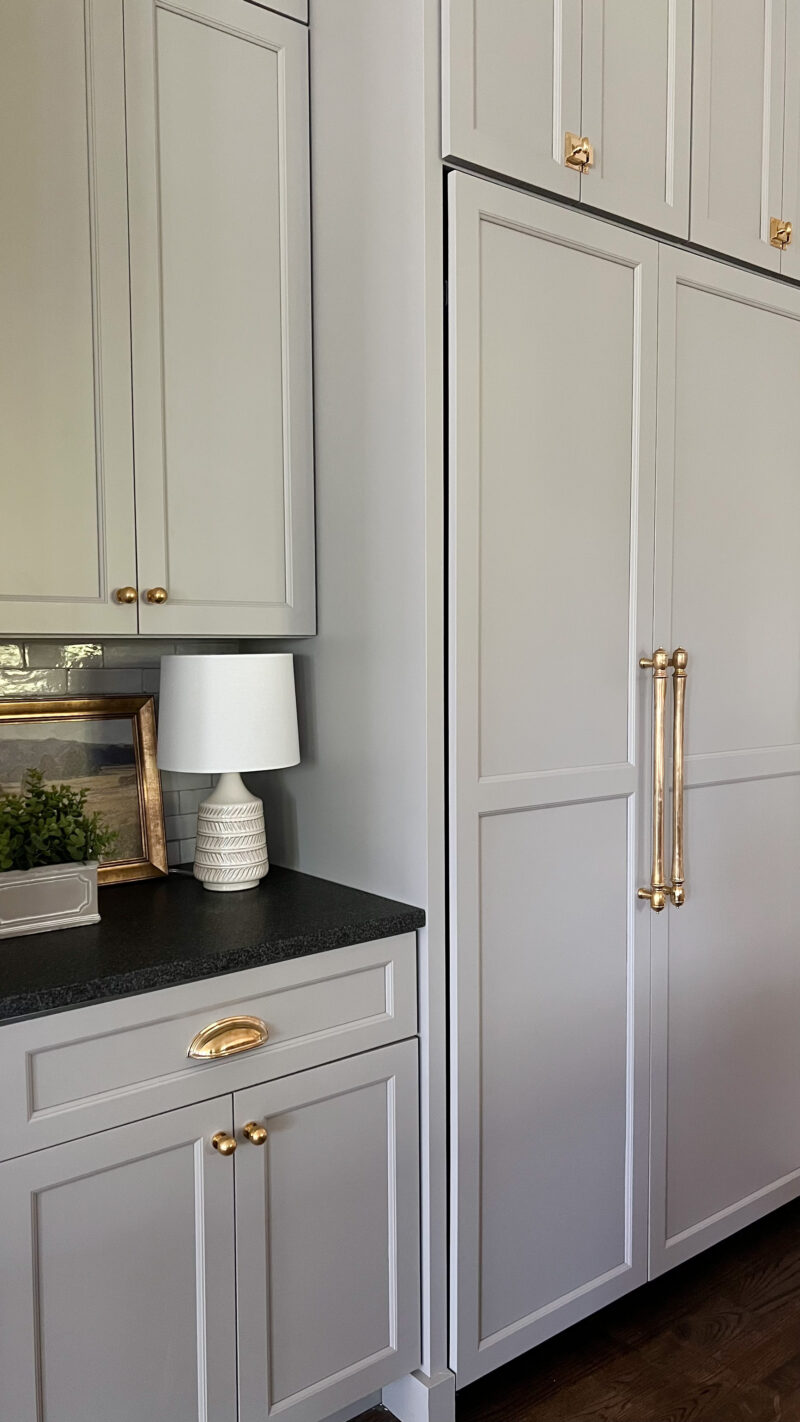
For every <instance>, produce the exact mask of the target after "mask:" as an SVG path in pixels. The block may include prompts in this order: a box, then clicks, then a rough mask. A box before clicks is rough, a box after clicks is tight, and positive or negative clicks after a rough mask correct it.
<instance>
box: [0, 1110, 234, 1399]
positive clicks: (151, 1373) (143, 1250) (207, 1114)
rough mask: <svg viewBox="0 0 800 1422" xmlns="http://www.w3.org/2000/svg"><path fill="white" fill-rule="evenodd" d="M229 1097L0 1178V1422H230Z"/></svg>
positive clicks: (30, 1161)
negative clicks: (219, 1142) (220, 1139)
mask: <svg viewBox="0 0 800 1422" xmlns="http://www.w3.org/2000/svg"><path fill="white" fill-rule="evenodd" d="M231 1125H232V1121H231V1098H230V1096H225V1097H222V1098H220V1099H219V1100H217V1101H209V1102H204V1103H203V1104H202V1105H199V1106H189V1107H186V1108H185V1109H183V1110H180V1111H170V1112H168V1113H166V1114H164V1115H161V1116H156V1117H154V1118H151V1119H150V1120H147V1121H139V1122H137V1123H135V1124H134V1125H130V1126H120V1127H119V1128H118V1129H116V1130H111V1131H104V1132H102V1133H101V1134H100V1135H96V1136H87V1137H85V1138H84V1139H82V1140H78V1141H73V1142H70V1143H69V1144H67V1145H59V1146H53V1147H51V1148H50V1149H49V1150H42V1151H37V1152H36V1153H34V1154H32V1155H27V1156H21V1157H19V1158H18V1159H17V1160H12V1161H8V1162H7V1163H6V1164H5V1165H0V1222H1V1225H0V1379H1V1380H2V1381H1V1382H0V1416H2V1417H3V1418H4V1419H6V1418H7V1419H8V1422H90V1419H91V1422H101V1419H108V1422H112V1419H113V1422H156V1419H158V1422H235V1419H236V1415H237V1410H236V1340H235V1284H234V1243H233V1181H234V1174H233V1160H232V1159H225V1158H224V1157H223V1156H221V1155H219V1154H218V1153H217V1151H215V1150H214V1149H213V1147H212V1144H211V1138H212V1136H213V1135H214V1133H215V1132H217V1131H225V1132H226V1133H230V1129H231Z"/></svg>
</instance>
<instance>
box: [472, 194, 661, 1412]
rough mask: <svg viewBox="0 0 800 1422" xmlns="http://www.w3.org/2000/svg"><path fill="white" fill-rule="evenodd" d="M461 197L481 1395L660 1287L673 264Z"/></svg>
mask: <svg viewBox="0 0 800 1422" xmlns="http://www.w3.org/2000/svg"><path fill="white" fill-rule="evenodd" d="M449 197H450V206H449V230H450V237H451V261H450V272H451V282H452V286H451V299H450V320H451V332H450V341H451V343H450V352H451V370H450V380H451V387H450V388H451V391H452V407H451V420H450V430H451V446H450V450H451V456H450V457H451V470H450V492H451V510H452V513H451V519H452V523H451V549H452V560H453V561H452V564H451V593H452V596H451V608H452V610H453V611H452V623H451V647H452V658H453V661H452V665H451V688H452V703H451V767H452V769H451V786H452V792H451V827H452V828H451V866H452V868H451V922H452V935H453V938H452V941H453V951H452V955H451V983H452V988H451V991H452V1018H453V1021H454V1023H455V1029H454V1030H455V1044H454V1061H453V1076H454V1082H455V1092H456V1105H455V1117H456V1124H455V1131H456V1141H455V1152H454V1161H453V1174H452V1180H453V1197H452V1208H451V1219H452V1221H453V1233H452V1240H451V1249H452V1256H453V1258H454V1260H455V1261H456V1288H455V1289H454V1291H453V1315H454V1316H453V1326H452V1330H451V1336H452V1338H453V1340H454V1345H453V1352H452V1355H451V1365H452V1366H453V1367H454V1368H455V1370H456V1372H457V1376H458V1378H459V1382H460V1383H461V1384H464V1383H468V1382H470V1381H471V1380H472V1379H473V1378H475V1377H477V1376H479V1375H480V1374H482V1373H485V1372H487V1371H489V1370H490V1369H491V1368H493V1367H497V1366H498V1365H500V1364H502V1363H505V1362H507V1361H508V1360H509V1359H510V1358H512V1357H514V1356H515V1355H516V1354H518V1353H521V1352H524V1351H525V1349H527V1348H530V1347H532V1346H533V1345H535V1344H536V1343H538V1342H540V1341H541V1340H542V1339H543V1338H546V1337H548V1336H549V1335H551V1334H553V1333H555V1332H557V1331H558V1330H559V1329H560V1328H564V1327H566V1326H567V1325H568V1324H569V1323H573V1322H575V1321H576V1320H577V1319H578V1318H580V1317H583V1316H584V1315H585V1314H587V1313H590V1312H592V1311H593V1310H594V1309H596V1308H599V1307H601V1305H602V1304H604V1303H607V1302H608V1301H610V1300H611V1299H612V1298H614V1297H616V1296H618V1295H619V1294H621V1293H623V1292H625V1290H626V1289H630V1288H633V1287H634V1286H635V1285H636V1284H638V1283H640V1282H641V1281H642V1280H643V1279H644V1277H645V1274H646V1267H647V1265H646V1250H647V1245H646V1233H647V1202H646V1194H647V1184H646V1181H647V1164H646V1155H647V1085H648V1083H647V1004H648V948H649V921H648V914H647V913H646V912H643V911H642V910H639V911H638V912H637V911H636V910H635V909H634V905H635V903H636V888H637V880H636V878H635V877H634V876H635V874H636V869H637V861H638V862H639V863H644V862H647V861H648V860H649V854H648V851H647V850H646V848H645V840H646V837H647V834H648V832H649V823H650V819H649V815H650V807H649V803H648V801H647V799H646V792H645V789H644V787H645V785H646V781H647V774H648V769H647V768H648V766H649V688H647V687H646V685H645V683H644V678H642V677H641V674H640V673H639V670H638V666H637V662H638V657H639V656H641V655H644V654H648V653H649V651H650V637H651V620H652V539H653V486H654V467H655V448H654V443H655V345H656V331H655V320H656V274H657V250H658V249H657V246H656V244H655V243H652V242H650V241H649V240H648V239H646V238H644V237H639V236H635V235H633V234H631V233H627V232H623V231H620V230H618V229H616V228H614V227H612V226H610V225H609V224H608V223H603V222H598V221H596V220H595V219H593V218H590V217H588V216H585V215H584V214H581V213H576V212H569V211H565V210H561V209H558V208H554V207H553V206H552V204H547V203H543V202H540V201H538V200H537V199H535V198H532V197H527V196H524V195H522V194H519V193H511V192H507V191H505V190H503V189H500V188H497V187H492V186H490V185H489V184H488V183H486V182H482V181H479V180H477V179H474V178H468V177H465V176H463V175H460V174H459V175H453V176H452V177H451V179H450V191H449ZM643 797H644V799H643ZM543 1140H546V1141H547V1142H548V1149H547V1151H546V1152H545V1153H544V1155H543V1152H542V1141H543Z"/></svg>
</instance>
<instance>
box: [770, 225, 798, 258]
mask: <svg viewBox="0 0 800 1422" xmlns="http://www.w3.org/2000/svg"><path fill="white" fill-rule="evenodd" d="M769 240H770V244H771V246H773V247H778V248H779V250H780V251H781V252H785V251H786V248H787V247H788V246H789V244H790V242H791V240H792V224H791V222H784V221H783V218H781V217H771V218H770V220H769Z"/></svg>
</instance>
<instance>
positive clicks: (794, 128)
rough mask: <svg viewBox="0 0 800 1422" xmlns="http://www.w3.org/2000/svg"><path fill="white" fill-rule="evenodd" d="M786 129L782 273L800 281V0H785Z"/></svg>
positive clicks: (782, 213) (782, 207)
mask: <svg viewBox="0 0 800 1422" xmlns="http://www.w3.org/2000/svg"><path fill="white" fill-rule="evenodd" d="M784 115H785V118H784V129H783V203H782V206H781V214H780V215H781V217H782V218H783V220H784V221H786V222H791V224H792V228H793V232H792V240H791V242H790V244H789V246H788V247H786V248H785V249H784V251H783V252H781V271H782V272H783V274H784V275H785V276H790V277H794V278H795V280H798V279H800V0H786V93H785V98H784Z"/></svg>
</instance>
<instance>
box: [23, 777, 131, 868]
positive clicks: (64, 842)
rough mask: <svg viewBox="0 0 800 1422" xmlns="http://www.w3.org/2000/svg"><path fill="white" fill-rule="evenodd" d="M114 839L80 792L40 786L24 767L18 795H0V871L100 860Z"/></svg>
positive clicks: (84, 792)
mask: <svg viewBox="0 0 800 1422" xmlns="http://www.w3.org/2000/svg"><path fill="white" fill-rule="evenodd" d="M116 839H117V832H116V830H110V829H108V827H107V826H106V825H105V824H104V823H103V821H102V820H101V818H100V815H99V814H96V813H95V814H91V815H90V814H87V813H86V791H85V790H73V789H71V788H70V786H69V785H45V783H44V776H43V775H42V772H41V771H40V770H28V771H26V773H25V776H24V777H23V781H22V788H21V791H20V793H19V795H15V794H13V793H12V794H6V795H0V872H2V871H3V870H6V869H38V868H39V867H40V866H41V865H43V864H66V863H68V862H69V861H70V860H72V861H73V862H76V863H85V862H86V861H88V860H90V859H100V858H101V856H102V855H104V854H106V853H107V852H108V850H109V849H111V847H112V846H113V844H114V843H115V841H116Z"/></svg>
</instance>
